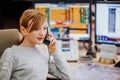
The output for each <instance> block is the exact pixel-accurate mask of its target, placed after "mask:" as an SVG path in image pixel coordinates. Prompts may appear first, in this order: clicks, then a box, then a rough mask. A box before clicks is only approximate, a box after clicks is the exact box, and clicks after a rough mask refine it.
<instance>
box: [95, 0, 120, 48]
mask: <svg viewBox="0 0 120 80" xmlns="http://www.w3.org/2000/svg"><path fill="white" fill-rule="evenodd" d="M99 3H100V4H120V1H96V2H95V35H94V37H95V44H109V45H115V46H120V44H117V43H112V42H111V43H109V42H98V41H97V33H96V31H97V30H96V25H97V24H96V21H97V19H96V18H97V16H96V15H97V8H96V7H97V4H99Z"/></svg>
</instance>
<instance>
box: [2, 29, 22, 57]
mask: <svg viewBox="0 0 120 80" xmlns="http://www.w3.org/2000/svg"><path fill="white" fill-rule="evenodd" d="M20 40H21V35H20V32H19V30H18V29H2V30H0V57H1V55H2V53H3V52H4V50H5V49H6V48H8V47H11V46H12V45H17V44H19V43H20Z"/></svg>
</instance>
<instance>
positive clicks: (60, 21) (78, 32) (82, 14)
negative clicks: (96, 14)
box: [34, 2, 91, 42]
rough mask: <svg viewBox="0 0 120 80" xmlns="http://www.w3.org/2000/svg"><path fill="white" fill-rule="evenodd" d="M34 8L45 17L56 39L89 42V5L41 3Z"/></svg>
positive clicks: (37, 3) (36, 3)
mask: <svg viewBox="0 0 120 80" xmlns="http://www.w3.org/2000/svg"><path fill="white" fill-rule="evenodd" d="M34 8H35V9H37V10H39V11H41V12H43V13H44V14H45V15H47V17H48V20H49V27H50V30H51V32H53V33H54V35H55V38H56V39H60V40H78V41H85V42H87V41H90V39H91V35H90V34H91V27H90V26H91V25H90V3H64V2H60V3H41V2H35V3H34Z"/></svg>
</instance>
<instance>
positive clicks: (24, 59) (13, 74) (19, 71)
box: [0, 9, 70, 80]
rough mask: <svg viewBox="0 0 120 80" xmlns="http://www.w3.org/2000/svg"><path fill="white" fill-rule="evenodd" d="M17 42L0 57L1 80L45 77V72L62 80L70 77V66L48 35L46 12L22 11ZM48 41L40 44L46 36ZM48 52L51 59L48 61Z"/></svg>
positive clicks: (29, 79)
mask: <svg viewBox="0 0 120 80" xmlns="http://www.w3.org/2000/svg"><path fill="white" fill-rule="evenodd" d="M20 32H21V34H22V35H23V40H22V42H21V43H20V45H13V46H12V47H11V48H7V49H6V50H5V51H4V53H3V55H2V57H1V59H0V80H46V77H47V74H48V72H49V73H50V74H52V75H54V76H56V77H58V78H60V79H62V80H70V72H69V66H68V63H67V62H66V60H65V58H64V56H63V55H62V54H60V53H57V48H56V40H55V38H54V37H53V35H52V34H48V33H47V32H48V23H47V18H46V16H45V15H43V14H42V13H40V12H39V11H37V10H34V9H28V10H26V11H24V12H23V14H22V16H21V18H20ZM47 34H48V35H49V37H50V40H51V42H50V44H49V45H48V46H47V45H45V44H44V43H43V41H44V39H45V37H46V35H47ZM50 55H52V56H53V58H54V62H50V60H49V59H50V57H49V56H50Z"/></svg>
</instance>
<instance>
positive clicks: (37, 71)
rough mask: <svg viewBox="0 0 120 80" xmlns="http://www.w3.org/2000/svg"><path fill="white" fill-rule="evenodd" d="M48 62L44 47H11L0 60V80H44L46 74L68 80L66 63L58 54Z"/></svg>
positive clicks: (68, 74)
mask: <svg viewBox="0 0 120 80" xmlns="http://www.w3.org/2000/svg"><path fill="white" fill-rule="evenodd" d="M52 56H53V58H54V61H51V60H49V59H50V58H49V53H48V48H47V46H46V45H37V46H35V47H23V46H15V45H14V46H12V47H11V48H8V49H6V50H5V51H4V53H3V55H2V57H1V59H0V80H46V77H47V74H48V72H49V73H50V74H52V75H54V76H56V77H58V78H60V79H62V80H70V71H69V66H68V63H67V62H66V60H65V58H64V56H63V55H62V54H60V53H57V52H56V53H53V54H52Z"/></svg>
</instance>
